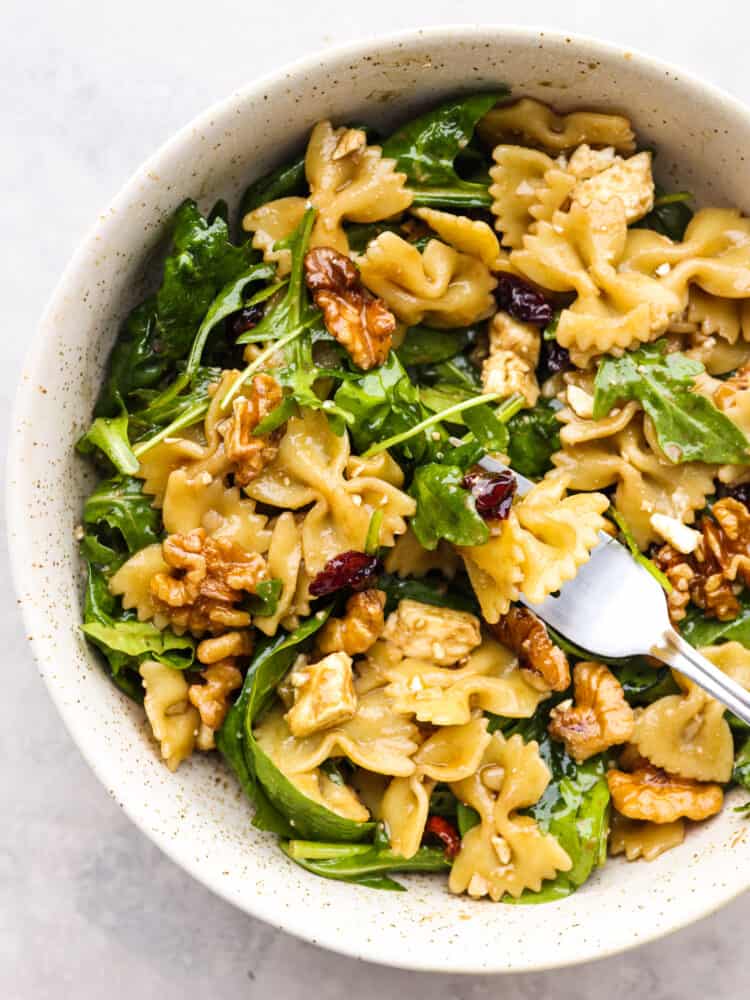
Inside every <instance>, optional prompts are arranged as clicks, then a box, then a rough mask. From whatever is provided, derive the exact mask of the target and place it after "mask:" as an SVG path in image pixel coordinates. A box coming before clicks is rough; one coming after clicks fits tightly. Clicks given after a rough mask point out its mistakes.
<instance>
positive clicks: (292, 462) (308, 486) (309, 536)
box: [246, 410, 416, 576]
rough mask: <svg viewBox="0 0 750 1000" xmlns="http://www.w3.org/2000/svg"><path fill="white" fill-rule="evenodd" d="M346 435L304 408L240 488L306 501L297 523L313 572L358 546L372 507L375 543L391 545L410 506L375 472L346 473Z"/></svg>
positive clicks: (268, 497)
mask: <svg viewBox="0 0 750 1000" xmlns="http://www.w3.org/2000/svg"><path fill="white" fill-rule="evenodd" d="M348 462H349V439H348V437H347V435H346V434H342V435H341V436H338V435H336V434H335V433H334V432H333V431H332V430H331V428H330V426H329V424H328V421H327V419H326V417H325V415H324V414H323V413H321V412H320V411H316V410H305V411H304V412H303V415H302V416H300V417H293V418H292V419H290V420H289V421H288V423H287V429H286V433H285V435H284V437H283V438H282V440H281V444H280V445H279V452H278V455H277V457H276V458H275V459H274V461H273V462H271V463H270V464H269V465H267V466H266V467H265V469H263V471H262V472H261V473H260V475H259V476H258V477H257V478H256V479H254V480H253V481H252V482H251V483H250V484H249V485H248V487H247V488H246V492H247V493H248V494H249V495H250V496H251V497H253V498H254V499H255V500H257V501H259V502H261V503H265V504H268V505H270V506H273V507H283V508H287V509H290V510H299V509H300V508H302V507H307V506H308V505H309V504H312V505H313V506H312V508H311V510H310V511H309V512H308V513H307V514H306V515H305V518H304V522H303V524H302V552H303V558H304V563H305V569H306V571H307V572H308V573H309V574H310V575H311V576H315V574H317V573H319V572H320V571H321V570H322V569H323V567H324V566H325V564H326V562H327V561H328V560H329V559H331V558H332V557H333V556H335V555H338V554H339V553H341V552H347V551H349V550H351V549H356V550H358V551H362V550H363V549H364V543H365V539H366V537H367V529H368V527H369V525H370V520H371V518H372V515H373V513H374V512H375V511H376V510H380V511H382V515H383V519H382V522H381V527H380V543H381V544H382V545H393V543H394V541H395V539H396V536H397V535H401V534H403V532H404V531H406V521H405V518H407V517H410V516H411V515H412V514H413V513H414V511H415V507H416V505H415V503H414V501H413V500H412V499H411V497H409V496H407V495H406V494H405V493H402V492H401V490H399V489H398V488H397V487H396V486H394V485H393V484H392V483H390V482H388V481H386V480H385V479H379V478H377V477H376V476H369V475H356V476H354V478H347V477H346V472H347V463H348Z"/></svg>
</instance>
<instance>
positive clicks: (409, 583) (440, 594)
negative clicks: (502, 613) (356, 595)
mask: <svg viewBox="0 0 750 1000" xmlns="http://www.w3.org/2000/svg"><path fill="white" fill-rule="evenodd" d="M377 586H378V590H382V591H384V593H385V595H386V605H385V611H386V614H389V613H390V612H391V611H393V609H394V608H395V607H396V606H397V605H398V602H399V601H407V600H409V601H419V602H420V603H421V604H433V605H435V607H438V608H454V609H455V610H456V611H469V612H471V613H472V614H476V613H477V610H478V605H477V600H476V597H475V596H474V592H473V590H472V589H471V587H470V586H468V585H467V587H466V589H465V590H462V589H460V586H459V584H458V582H457V581H456V580H452V581H450V582H448V581H447V580H445V579H444V578H443V577H441V576H437V575H431V574H428V575H427V576H424V577H422V579H421V580H412V579H408V578H407V579H401V578H400V577H398V576H393V575H392V574H390V573H383V575H382V576H380V577H379V578H378V584H377Z"/></svg>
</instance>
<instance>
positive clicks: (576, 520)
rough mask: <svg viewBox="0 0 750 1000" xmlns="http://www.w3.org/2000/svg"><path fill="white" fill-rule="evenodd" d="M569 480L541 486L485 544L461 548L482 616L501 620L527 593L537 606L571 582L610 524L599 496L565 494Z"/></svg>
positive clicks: (605, 501) (558, 478) (561, 478)
mask: <svg viewBox="0 0 750 1000" xmlns="http://www.w3.org/2000/svg"><path fill="white" fill-rule="evenodd" d="M568 484H569V480H568V478H567V477H564V476H556V477H548V478H547V479H545V480H543V481H542V482H541V483H538V484H537V485H536V486H535V487H534V488H533V489H532V490H531V491H530V492H529V493H528V494H527V495H526V496H525V497H524V498H523V499H522V500H521V501H520V502H519V503H517V504H515V505H514V506H513V507H512V508H511V511H510V514H509V515H508V517H507V518H506V519H505V520H504V521H500V522H499V523H498V524H497V528H496V530H497V533H496V534H494V535H492V536H491V537H490V540H489V541H488V542H486V543H485V544H484V545H475V546H466V547H461V548H459V552H460V553H461V555H462V556H463V558H464V562H465V564H466V569H467V572H468V574H469V578H470V579H471V581H472V584H473V585H474V589H475V592H476V594H477V598H478V599H479V603H480V605H481V607H482V613H483V614H484V617H485V618H486V619H487V621H488V622H491V623H494V622H496V621H497V620H498V619H499V618H500V616H501V615H503V614H505V613H506V612H507V610H508V608H509V607H510V604H511V602H512V601H517V600H518V599H519V597H520V596H521V594H523V595H524V596H525V597H526V598H528V600H529V601H531V602H532V603H533V604H536V603H539V602H541V601H543V600H544V598H545V597H547V596H548V595H549V594H552V593H554V592H555V591H556V590H559V589H560V587H561V586H562V584H563V583H565V581H566V580H572V579H573V577H574V576H575V575H576V573H577V571H578V569H579V568H580V567H581V566H582V565H583V564H584V563H585V562H586V561H587V560H588V558H589V555H590V553H591V550H592V549H593V548H594V546H595V545H596V544H597V542H598V541H599V532H600V531H602V530H603V528H604V526H605V521H604V518H603V517H602V514H603V513H604V511H605V510H606V509H607V508H608V507H609V500H608V499H607V497H605V496H603V495H602V494H600V493H587V494H583V493H580V494H576V495H573V496H566V492H567V486H568Z"/></svg>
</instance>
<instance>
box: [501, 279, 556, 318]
mask: <svg viewBox="0 0 750 1000" xmlns="http://www.w3.org/2000/svg"><path fill="white" fill-rule="evenodd" d="M495 294H496V295H497V304H498V305H499V306H500V308H501V309H504V310H505V311H506V312H507V313H510V315H511V316H512V317H513V318H514V319H519V320H521V322H522V323H533V324H534V325H535V326H546V325H547V324H548V323H549V322H550V321H551V319H552V315H553V311H554V310H553V309H552V306H551V305H550V303H549V302H548V301H547V300H546V299H545V297H544V296H543V295H542V293H541V292H540V291H539V290H538V289H537V288H534V286H533V285H530V284H529V283H528V282H526V281H523V279H522V278H517V277H516V276H515V275H514V274H501V275H500V277H499V278H498V282H497V292H496V293H495Z"/></svg>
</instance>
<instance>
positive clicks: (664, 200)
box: [654, 191, 693, 208]
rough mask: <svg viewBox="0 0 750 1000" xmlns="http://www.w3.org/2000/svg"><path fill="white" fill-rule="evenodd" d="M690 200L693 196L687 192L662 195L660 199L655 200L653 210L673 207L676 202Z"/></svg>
mask: <svg viewBox="0 0 750 1000" xmlns="http://www.w3.org/2000/svg"><path fill="white" fill-rule="evenodd" d="M692 200H693V196H692V194H691V193H690V192H689V191H674V192H673V193H672V194H663V195H662V196H661V197H660V198H655V199H654V208H661V206H662V205H674V204H677V203H678V202H684V201H692Z"/></svg>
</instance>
